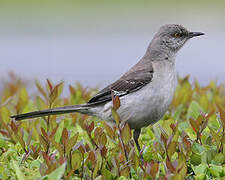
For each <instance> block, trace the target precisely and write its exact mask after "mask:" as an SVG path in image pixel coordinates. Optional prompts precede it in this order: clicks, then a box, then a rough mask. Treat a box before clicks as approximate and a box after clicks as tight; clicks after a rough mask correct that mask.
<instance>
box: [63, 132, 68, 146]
mask: <svg viewBox="0 0 225 180" xmlns="http://www.w3.org/2000/svg"><path fill="white" fill-rule="evenodd" d="M67 142H68V131H67V129H66V128H64V129H63V132H62V143H63V145H64V146H65V145H66V144H67Z"/></svg>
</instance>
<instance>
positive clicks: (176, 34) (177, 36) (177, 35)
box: [173, 33, 182, 38]
mask: <svg viewBox="0 0 225 180" xmlns="http://www.w3.org/2000/svg"><path fill="white" fill-rule="evenodd" d="M173 36H174V37H175V38H179V37H181V36H182V34H181V33H174V35H173Z"/></svg>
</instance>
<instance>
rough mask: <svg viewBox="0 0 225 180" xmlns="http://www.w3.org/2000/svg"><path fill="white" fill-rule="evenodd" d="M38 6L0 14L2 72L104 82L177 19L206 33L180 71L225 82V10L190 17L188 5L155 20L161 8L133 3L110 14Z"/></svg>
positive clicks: (192, 44) (180, 60)
mask: <svg viewBox="0 0 225 180" xmlns="http://www.w3.org/2000/svg"><path fill="white" fill-rule="evenodd" d="M110 7H111V6H110ZM113 7H114V6H113ZM115 7H116V6H115ZM33 8H34V10H32V13H31V15H30V14H29V13H30V12H31V10H30V12H28V13H26V11H25V12H23V13H21V12H20V11H19V12H17V11H15V12H14V11H13V12H10V11H6V10H5V11H3V12H1V13H2V14H0V15H1V16H0V22H1V24H2V29H0V39H1V41H0V49H1V53H0V62H1V66H0V76H1V77H7V72H8V71H13V72H15V73H16V74H18V75H19V76H20V77H25V78H27V79H34V78H37V79H39V80H41V81H45V79H46V78H49V79H51V80H53V81H54V82H59V81H61V80H64V81H65V82H66V84H74V82H76V81H78V82H81V83H82V84H83V85H84V86H90V87H96V86H98V87H104V86H105V85H107V84H109V83H111V82H113V81H114V80H116V79H117V78H119V77H120V76H121V75H122V74H123V73H124V72H126V71H127V70H128V69H129V68H130V67H131V66H132V65H134V64H135V63H136V62H137V61H138V60H139V59H140V58H141V57H142V56H143V54H144V53H145V50H146V48H147V46H148V44H149V42H150V40H151V39H152V36H153V35H154V33H155V31H157V29H158V27H159V26H160V25H162V24H165V23H168V22H176V23H180V24H184V25H185V26H186V27H187V28H191V30H195V31H203V32H205V33H206V35H205V36H202V37H198V38H195V39H192V40H190V41H189V42H188V43H187V44H186V45H185V46H184V47H183V48H182V50H181V51H180V52H179V54H178V56H177V71H178V74H179V75H180V76H185V75H187V74H190V75H191V78H192V79H197V80H199V81H200V83H201V84H203V85H204V84H207V83H208V82H209V81H210V80H218V82H219V83H221V82H222V83H224V82H225V71H224V67H225V47H224V42H225V22H224V20H223V21H222V19H223V17H224V15H225V11H222V10H221V9H220V11H219V10H218V9H216V10H215V9H214V11H213V12H208V11H207V13H208V14H207V13H206V10H207V9H205V10H202V11H199V12H201V13H199V14H198V16H196V18H194V14H191V12H188V13H189V14H190V16H191V17H187V14H188V13H187V12H186V11H187V10H185V11H182V15H179V16H177V14H176V13H175V12H173V13H172V15H171V14H170V16H171V17H169V16H165V15H167V13H168V12H167V11H164V13H165V14H164V15H163V14H160V16H157V19H156V18H155V15H156V13H157V12H158V11H157V9H155V10H153V9H154V8H152V12H151V13H149V11H148V9H147V8H143V7H139V9H138V10H137V11H133V10H134V9H135V8H134V7H130V11H131V12H132V13H129V8H127V9H126V11H125V12H123V9H122V8H121V9H120V11H119V12H118V13H115V12H114V10H113V8H111V9H110V8H109V9H108V10H109V12H107V11H104V15H105V16H102V15H101V13H99V12H98V10H97V9H95V11H94V10H93V11H94V13H93V12H90V11H89V10H88V12H89V14H86V12H87V10H86V9H85V10H84V9H83V10H84V11H82V9H79V11H75V10H74V13H72V12H73V9H69V10H68V9H67V10H68V12H65V11H64V12H57V11H56V10H55V11H53V12H55V14H52V13H51V12H50V13H49V12H48V13H47V10H48V8H46V9H47V10H45V11H46V12H45V11H44V13H43V14H38V13H39V12H38V8H36V7H33ZM95 8H96V7H95ZM141 8H142V9H141ZM165 9H166V8H165ZM203 9H204V8H203ZM64 10H65V9H64ZM192 11H193V12H195V11H196V10H194V9H192ZM4 12H5V13H4ZM215 12H216V13H215ZM10 13H12V14H10ZM70 13H71V14H70ZM154 13H155V14H154ZM17 14H18V16H15V15H17ZM62 14H63V15H64V16H63V17H62V16H61V15H62ZM152 14H154V17H153V16H151V15H152ZM29 15H30V16H29ZM122 15H123V16H122ZM212 15H213V17H212ZM221 15H223V16H221ZM193 19H194V20H195V21H193ZM146 22H147V23H146Z"/></svg>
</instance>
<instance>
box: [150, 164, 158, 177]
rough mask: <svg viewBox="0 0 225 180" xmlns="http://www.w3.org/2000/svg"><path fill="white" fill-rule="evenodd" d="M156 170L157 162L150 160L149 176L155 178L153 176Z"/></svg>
mask: <svg viewBox="0 0 225 180" xmlns="http://www.w3.org/2000/svg"><path fill="white" fill-rule="evenodd" d="M158 170H159V163H157V162H153V161H152V162H151V170H150V174H151V176H152V178H153V179H155V176H156V174H157V172H158Z"/></svg>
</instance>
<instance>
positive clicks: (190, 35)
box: [188, 32, 204, 38]
mask: <svg viewBox="0 0 225 180" xmlns="http://www.w3.org/2000/svg"><path fill="white" fill-rule="evenodd" d="M201 35H204V33H202V32H190V33H189V34H188V36H189V38H192V37H196V36H201Z"/></svg>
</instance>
